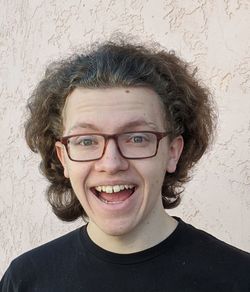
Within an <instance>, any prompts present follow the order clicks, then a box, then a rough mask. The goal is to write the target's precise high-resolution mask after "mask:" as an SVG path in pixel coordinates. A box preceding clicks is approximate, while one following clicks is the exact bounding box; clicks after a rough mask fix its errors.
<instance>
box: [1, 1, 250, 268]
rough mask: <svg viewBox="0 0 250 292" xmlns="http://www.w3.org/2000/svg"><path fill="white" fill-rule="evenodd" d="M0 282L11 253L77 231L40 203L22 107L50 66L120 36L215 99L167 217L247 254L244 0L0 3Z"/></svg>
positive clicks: (248, 50) (249, 69)
mask: <svg viewBox="0 0 250 292" xmlns="http://www.w3.org/2000/svg"><path fill="white" fill-rule="evenodd" d="M0 4H1V5H0V7H1V10H0V62H1V64H0V100H1V102H0V126H1V129H0V130H1V131H0V133H1V138H0V234H1V236H0V274H2V272H3V271H4V270H5V269H6V267H7V266H8V264H9V262H10V260H11V259H13V258H14V257H16V256H17V255H18V254H20V253H22V252H24V251H26V250H29V249H31V248H32V247H35V246H38V245H40V244H42V243H44V242H46V241H48V240H51V239H53V238H55V237H57V236H59V235H62V234H64V233H66V232H67V231H69V230H72V229H74V228H75V227H76V226H79V225H80V224H82V222H80V221H77V222H75V223H67V224H66V223H62V222H60V221H59V220H58V219H57V218H56V217H55V216H54V215H53V214H52V212H51V209H50V207H49V205H48V203H47V202H46V200H45V196H44V192H45V189H46V186H47V182H46V181H45V179H44V178H43V177H42V176H41V174H40V173H39V171H38V168H37V166H38V163H39V157H38V155H35V154H33V153H31V152H30V150H29V149H28V148H27V146H26V145H25V141H24V131H23V123H24V121H25V114H26V112H25V104H26V101H27V98H28V97H29V95H30V93H31V91H32V89H33V88H34V86H35V84H36V82H37V81H38V80H39V78H40V77H41V75H42V73H43V71H44V69H45V67H46V64H48V62H49V61H51V60H53V59H55V58H57V57H59V56H65V55H67V54H69V53H70V52H72V51H73V50H74V49H75V48H79V47H81V46H82V45H85V44H88V43H89V42H91V41H95V40H102V39H105V38H108V37H109V36H110V35H111V34H112V33H113V32H115V31H121V32H124V33H131V34H133V35H135V36H138V37H140V38H141V39H142V40H143V41H150V40H154V41H157V42H159V43H161V44H162V45H163V46H165V47H166V48H168V49H173V50H175V51H176V53H177V54H179V55H180V56H182V57H183V58H185V59H186V60H188V61H189V62H191V63H193V64H194V65H197V66H198V68H199V71H198V74H199V76H200V78H201V79H202V80H203V81H204V83H206V84H207V85H208V86H209V87H210V89H211V91H212V93H213V94H214V96H215V99H216V102H217V104H218V109H219V127H218V137H217V140H216V143H215V146H214V148H213V149H212V151H210V152H209V153H208V154H207V155H206V156H204V158H203V159H202V161H201V162H200V164H199V165H198V166H197V168H196V170H195V172H194V178H193V180H192V181H191V182H190V183H189V184H188V185H187V187H186V191H185V193H184V197H183V203H182V204H181V205H180V206H179V207H178V208H177V209H174V210H171V212H170V213H171V214H176V215H178V216H181V217H182V218H183V219H185V220H186V221H188V222H190V223H192V224H194V225H196V226H197V227H200V228H203V229H205V230H207V231H208V232H210V233H212V234H214V235H215V236H217V237H218V238H220V239H222V240H224V241H226V242H228V243H230V244H233V245H235V246H238V247H240V248H242V249H245V250H248V251H250V233H249V223H250V218H249V217H250V216H249V215H250V171H249V169H250V161H249V160H250V135H249V134H250V122H249V112H250V98H249V94H250V90H249V89H250V88H249V87H250V86H249V80H250V65H249V64H250V42H249V40H250V38H249V27H250V22H249V14H250V13H249V12H250V2H249V1H248V0H227V1H226V0H224V1H223V0H221V1H216V0H194V1H189V0H165V1H164V0H147V1H145V0H99V1H98V0H91V1H87V0H68V1H61V0H49V1H44V0H43V1H42V0H0Z"/></svg>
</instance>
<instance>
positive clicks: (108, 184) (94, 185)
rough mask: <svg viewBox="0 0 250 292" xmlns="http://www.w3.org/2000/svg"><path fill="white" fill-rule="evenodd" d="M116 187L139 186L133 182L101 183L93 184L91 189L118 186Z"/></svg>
mask: <svg viewBox="0 0 250 292" xmlns="http://www.w3.org/2000/svg"><path fill="white" fill-rule="evenodd" d="M116 185H133V186H137V184H136V183H133V182H131V181H120V180H118V181H100V182H98V183H96V184H92V185H91V187H90V188H94V187H97V186H116Z"/></svg>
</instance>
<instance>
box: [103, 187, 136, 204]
mask: <svg viewBox="0 0 250 292" xmlns="http://www.w3.org/2000/svg"><path fill="white" fill-rule="evenodd" d="M133 191H134V190H123V191H120V192H117V193H112V194H108V193H105V192H100V193H99V196H100V197H101V198H102V199H104V200H106V201H108V202H121V201H125V200H126V199H127V198H128V197H130V196H131V195H132V193H133Z"/></svg>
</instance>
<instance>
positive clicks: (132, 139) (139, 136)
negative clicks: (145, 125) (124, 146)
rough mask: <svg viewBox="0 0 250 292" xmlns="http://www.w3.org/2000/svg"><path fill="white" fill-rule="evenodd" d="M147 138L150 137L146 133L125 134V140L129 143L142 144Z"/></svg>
mask: <svg viewBox="0 0 250 292" xmlns="http://www.w3.org/2000/svg"><path fill="white" fill-rule="evenodd" d="M149 140H150V137H149V135H147V134H146V133H132V134H129V135H128V136H127V142H128V143H131V144H137V145H144V144H146V143H147V142H149Z"/></svg>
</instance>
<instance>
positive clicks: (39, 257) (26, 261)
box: [0, 228, 82, 291]
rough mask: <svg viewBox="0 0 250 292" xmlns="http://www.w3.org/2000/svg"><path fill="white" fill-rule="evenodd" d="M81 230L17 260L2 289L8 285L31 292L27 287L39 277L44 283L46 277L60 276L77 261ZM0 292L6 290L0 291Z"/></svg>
mask: <svg viewBox="0 0 250 292" xmlns="http://www.w3.org/2000/svg"><path fill="white" fill-rule="evenodd" d="M81 229H82V228H78V229H76V230H74V231H72V232H70V233H68V234H66V235H64V236H61V237H59V238H57V239H54V240H52V241H50V242H48V243H46V244H43V245H41V246H39V247H36V248H34V249H32V250H30V251H28V252H25V253H23V254H22V255H20V256H18V257H17V258H15V259H14V260H13V261H12V262H11V264H10V266H9V268H8V269H7V271H6V273H5V275H4V276H3V279H2V281H1V284H0V288H1V287H2V285H5V286H6V285H8V287H9V286H11V287H12V286H13V287H15V286H17V287H24V288H23V290H20V291H29V290H28V289H27V290H26V288H25V287H26V285H27V287H29V286H31V283H33V282H35V281H37V277H40V279H39V280H41V281H43V279H42V278H43V276H44V275H48V274H51V275H52V274H55V273H56V274H58V275H60V273H62V272H63V270H64V269H66V267H69V262H71V263H72V261H74V260H76V259H77V256H78V254H79V251H80V250H81V239H80V233H81ZM55 267H56V268H55ZM5 286H3V287H5ZM13 289H14V288H13ZM0 291H4V290H1V289H0ZM7 291H12V290H11V289H9V290H7ZM14 291H15V290H14ZM18 291H19V290H18Z"/></svg>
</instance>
